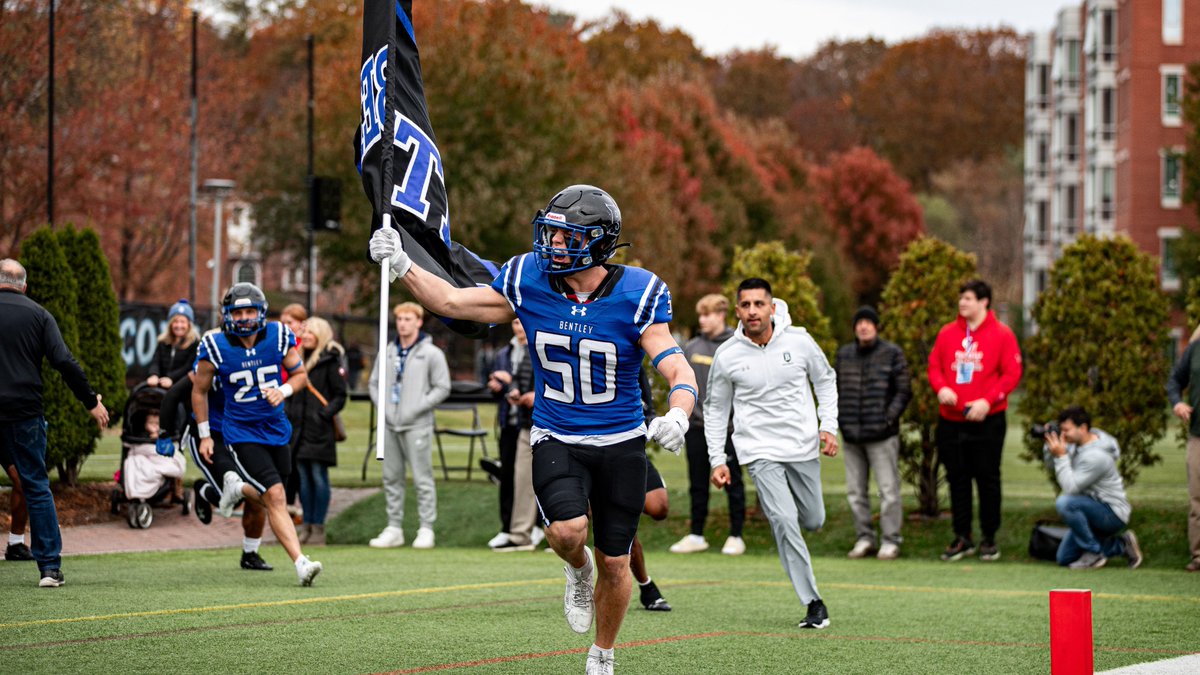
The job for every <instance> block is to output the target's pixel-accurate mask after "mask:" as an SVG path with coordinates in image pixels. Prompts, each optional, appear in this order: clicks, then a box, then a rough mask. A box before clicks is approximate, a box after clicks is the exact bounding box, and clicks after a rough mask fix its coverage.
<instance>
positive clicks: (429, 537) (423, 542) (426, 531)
mask: <svg viewBox="0 0 1200 675" xmlns="http://www.w3.org/2000/svg"><path fill="white" fill-rule="evenodd" d="M412 547H413V548H433V529H432V528H428V527H421V528H418V529H417V537H416V538H415V539H413V544H412Z"/></svg>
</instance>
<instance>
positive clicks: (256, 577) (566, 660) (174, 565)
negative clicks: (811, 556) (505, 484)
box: [0, 546, 1200, 674]
mask: <svg viewBox="0 0 1200 675" xmlns="http://www.w3.org/2000/svg"><path fill="white" fill-rule="evenodd" d="M265 554H266V556H267V557H268V559H270V560H272V561H273V562H276V563H281V562H284V559H285V557H284V555H283V553H282V551H281V550H279V549H277V548H271V549H268V550H266V551H265ZM319 557H320V559H321V560H322V561H323V562H324V563H325V565H326V567H327V571H326V573H325V574H323V575H322V576H320V577H319V578H318V581H317V585H316V586H315V587H313V588H300V587H298V586H296V582H295V575H294V574H293V573H292V571H291V570H290V569H287V568H286V567H285V566H284V565H280V567H279V569H277V570H276V571H274V572H269V573H258V572H245V571H242V570H239V569H236V568H235V566H234V565H233V562H234V560H235V559H234V557H233V556H231V554H230V552H229V551H197V552H176V553H155V554H138V555H108V556H86V557H80V558H72V559H70V560H69V561H68V566H67V568H66V569H67V572H68V577H67V578H68V583H67V585H66V586H64V587H62V588H59V589H55V590H52V591H49V590H46V589H39V588H36V587H33V586H32V584H30V583H29V582H30V571H29V569H28V568H27V567H22V566H17V565H13V564H8V565H3V566H0V585H3V587H4V588H5V593H4V594H3V596H0V608H3V615H4V617H5V620H4V623H3V625H2V626H0V628H2V629H3V630H0V649H2V650H3V651H4V656H3V663H4V669H5V671H6V672H39V673H40V672H56V673H57V672H122V673H143V672H145V673H149V672H157V673H164V672H168V673H169V672H179V671H207V672H231V673H259V672H293V673H301V672H303V673H308V672H313V673H317V672H339V673H340V672H367V673H374V672H411V673H418V672H430V671H434V670H438V671H440V670H450V671H452V672H471V673H510V672H522V673H562V672H580V670H581V669H582V664H583V660H584V656H583V653H582V650H585V649H586V648H587V646H588V645H589V644H590V639H589V638H588V637H587V636H580V635H576V634H574V633H572V632H571V631H570V630H569V629H568V628H567V627H566V625H565V622H564V620H563V618H562V614H561V612H562V573H561V566H560V563H559V562H558V560H557V558H556V557H555V556H553V555H552V554H547V553H524V554H508V555H500V554H494V553H490V552H487V551H482V550H479V549H470V550H468V549H447V548H439V549H435V550H433V551H414V550H412V549H407V548H406V549H397V550H388V551H376V550H372V549H367V548H364V547H346V546H335V547H330V548H328V549H326V550H323V551H321V552H320V556H319ZM668 558H669V559H668ZM650 564H651V567H652V569H655V568H656V569H657V574H656V576H657V581H658V583H659V584H660V585H661V586H662V588H663V591H664V593H665V594H666V596H667V597H668V599H669V600H670V601H671V603H672V604H673V605H674V607H675V611H672V612H670V613H654V612H645V611H643V610H641V609H639V608H634V609H631V610H630V614H629V617H628V618H627V620H626V623H625V626H624V628H623V630H622V633H621V644H620V646H619V648H618V651H617V662H618V668H619V672H625V673H651V672H653V673H659V674H665V673H733V672H738V673H741V672H746V673H829V672H836V673H881V672H887V673H930V672H946V671H959V672H981V673H983V672H986V673H1030V672H1047V671H1048V669H1049V656H1048V654H1049V647H1048V644H1047V640H1048V615H1047V606H1048V603H1047V594H1046V592H1047V590H1049V589H1052V588H1059V587H1075V586H1079V585H1081V576H1080V574H1079V573H1070V572H1069V571H1067V570H1060V569H1056V568H1053V567H1049V566H1046V567H1042V566H1032V565H1025V564H1020V563H1011V562H1010V563H1005V562H1001V563H996V564H987V565H982V564H978V563H966V564H960V565H945V564H942V563H937V562H932V561H923V560H921V561H905V560H901V561H897V562H895V563H891V564H888V563H882V562H879V561H874V560H871V561H848V560H845V559H844V558H842V559H839V558H833V557H819V558H817V559H816V562H815V564H816V571H817V577H818V580H819V582H820V584H821V588H822V593H823V595H824V596H825V598H826V601H827V602H828V604H829V608H830V612H831V616H832V625H831V626H830V627H829V628H828V629H826V630H824V631H801V630H799V629H797V628H796V623H797V622H798V621H799V619H800V618H802V614H803V610H802V609H801V608H800V607H798V603H797V601H796V599H795V596H794V594H793V592H792V590H791V587H790V585H788V584H787V582H786V580H785V579H784V578H783V574H782V571H781V570H780V568H779V563H778V561H777V560H775V559H774V557H772V556H767V555H749V556H745V557H743V558H740V559H730V558H727V557H725V556H721V555H719V554H714V555H693V556H671V555H670V554H666V553H653V554H651V556H650ZM1086 578H1087V584H1086V585H1088V586H1090V587H1091V588H1092V589H1093V590H1094V592H1095V596H1094V612H1095V621H1094V623H1095V644H1096V665H1097V669H1106V668H1111V667H1117V666H1120V665H1128V664H1133V663H1139V662H1144V661H1152V660H1157V659H1161V658H1167V657H1170V656H1175V655H1178V654H1181V653H1186V652H1190V651H1194V650H1197V649H1198V646H1197V643H1196V630H1195V629H1196V627H1197V620H1196V615H1197V611H1198V610H1200V599H1198V598H1197V597H1196V592H1195V591H1196V581H1195V579H1194V577H1189V576H1185V575H1184V574H1183V573H1182V572H1174V571H1156V570H1146V571H1138V572H1137V573H1129V572H1128V571H1127V570H1123V569H1103V570H1098V571H1095V572H1093V573H1088V574H1087V575H1086Z"/></svg>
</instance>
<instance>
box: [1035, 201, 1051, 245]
mask: <svg viewBox="0 0 1200 675" xmlns="http://www.w3.org/2000/svg"><path fill="white" fill-rule="evenodd" d="M1049 216H1050V205H1049V204H1047V203H1046V202H1045V201H1039V202H1038V203H1037V244H1038V246H1045V245H1046V242H1047V241H1049V240H1050V237H1049V227H1048V224H1049V220H1050V217H1049Z"/></svg>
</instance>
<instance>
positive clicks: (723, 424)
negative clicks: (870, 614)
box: [704, 278, 838, 628]
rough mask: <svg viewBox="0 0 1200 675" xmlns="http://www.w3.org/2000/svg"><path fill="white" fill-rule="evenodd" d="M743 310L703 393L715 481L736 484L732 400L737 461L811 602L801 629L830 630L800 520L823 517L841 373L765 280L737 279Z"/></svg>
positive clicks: (796, 583)
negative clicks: (825, 461)
mask: <svg viewBox="0 0 1200 675" xmlns="http://www.w3.org/2000/svg"><path fill="white" fill-rule="evenodd" d="M736 311H737V317H738V320H739V324H738V327H737V331H736V332H735V333H734V335H733V337H732V338H730V339H729V340H728V341H726V342H725V343H724V344H722V345H721V346H720V347H719V348H718V349H717V352H716V354H714V355H713V363H712V369H711V370H710V371H709V375H708V396H707V398H706V399H705V401H704V430H705V435H706V438H707V440H708V447H709V464H710V465H711V466H712V482H713V485H716V486H717V487H718V488H721V487H724V486H725V485H726V484H728V483H729V468H728V467H727V466H725V453H724V442H723V440H724V438H725V432H726V429H727V427H728V424H729V410H730V408H731V407H732V408H733V447H734V449H735V450H736V451H737V458H738V462H740V463H741V465H742V466H744V467H746V469H747V470H748V471H749V472H750V477H751V478H753V479H754V485H755V487H757V488H758V499H759V503H760V504H761V505H762V509H763V511H765V512H766V516H767V520H768V521H770V523H771V531H772V532H773V533H774V534H775V545H776V546H777V547H778V548H779V560H780V562H782V563H783V569H784V570H785V571H786V572H787V575H788V577H789V578H790V579H791V580H792V587H793V588H795V589H796V595H797V596H799V598H800V602H802V603H804V604H805V605H807V607H808V614H807V616H805V618H804V621H802V622H801V623H800V627H801V628H824V627H826V626H828V625H829V613H828V611H827V610H826V608H825V603H824V602H822V600H821V595H820V593H818V592H817V581H816V579H815V578H814V577H813V572H812V563H811V561H810V559H809V556H808V546H807V545H806V544H805V543H804V536H803V535H802V534H801V533H800V527H801V526H803V527H804V528H805V529H807V530H816V529H818V528H820V527H821V525H823V524H824V522H825V500H824V497H823V495H822V494H821V462H820V455H819V454H818V452H820V453H824V454H825V455H828V456H830V457H833V456H834V455H836V454H837V451H838V442H837V429H838V426H837V411H838V401H837V375H836V374H835V373H834V370H833V368H832V367H830V365H829V361H828V359H826V358H825V354H824V353H823V352H822V351H821V348H820V347H818V346H817V343H816V341H814V340H813V339H812V336H810V335H809V334H808V331H806V330H805V329H803V328H798V327H795V326H792V325H791V317H789V316H788V313H787V303H785V302H783V301H782V300H777V299H774V298H772V296H771V285H770V284H769V283H768V282H767V281H766V280H764V279H758V278H750V279H746V280H745V281H743V282H742V283H741V284H740V285H739V286H738V290H737V305H736ZM810 383H811V387H810ZM813 392H816V401H815V402H814V401H813V396H812V393H813ZM713 448H715V449H716V450H717V452H713V451H712V449H713Z"/></svg>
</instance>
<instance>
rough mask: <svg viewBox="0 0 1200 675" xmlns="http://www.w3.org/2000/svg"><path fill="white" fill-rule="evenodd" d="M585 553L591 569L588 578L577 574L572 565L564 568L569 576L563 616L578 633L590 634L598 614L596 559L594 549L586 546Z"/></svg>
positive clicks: (568, 564) (564, 597)
mask: <svg viewBox="0 0 1200 675" xmlns="http://www.w3.org/2000/svg"><path fill="white" fill-rule="evenodd" d="M583 552H584V553H585V554H586V555H587V559H588V566H589V567H591V570H590V572H589V573H588V575H587V576H586V577H585V576H583V575H582V573H576V571H575V568H574V567H571V563H567V564H566V565H564V566H563V572H565V573H566V575H567V591H566V593H565V594H564V595H563V614H565V615H566V617H567V625H568V626H570V627H571V630H573V631H575V632H576V633H586V632H588V630H590V629H591V627H592V615H593V614H595V613H596V601H595V597H594V594H595V588H596V559H595V558H594V557H593V556H592V549H590V548H588V547H586V546H584V547H583Z"/></svg>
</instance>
